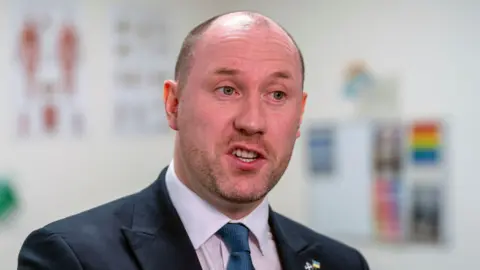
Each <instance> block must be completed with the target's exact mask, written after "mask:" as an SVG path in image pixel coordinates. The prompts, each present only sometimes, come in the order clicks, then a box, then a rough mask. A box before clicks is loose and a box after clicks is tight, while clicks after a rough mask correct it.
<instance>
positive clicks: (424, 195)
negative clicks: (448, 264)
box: [409, 185, 443, 243]
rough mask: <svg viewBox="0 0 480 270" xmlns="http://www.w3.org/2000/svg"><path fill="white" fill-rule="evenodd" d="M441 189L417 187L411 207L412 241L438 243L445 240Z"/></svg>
mask: <svg viewBox="0 0 480 270" xmlns="http://www.w3.org/2000/svg"><path fill="white" fill-rule="evenodd" d="M442 201H443V200H442V197H441V189H440V187H439V186H435V185H415V186H414V187H413V190H412V202H411V206H410V217H409V218H410V240H411V241H413V242H421V243H438V242H441V241H442V240H443V228H442V215H443V213H442V209H443V207H442Z"/></svg>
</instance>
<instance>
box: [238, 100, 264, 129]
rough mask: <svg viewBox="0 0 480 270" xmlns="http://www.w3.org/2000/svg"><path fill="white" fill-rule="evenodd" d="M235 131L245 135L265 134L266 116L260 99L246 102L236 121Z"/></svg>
mask: <svg viewBox="0 0 480 270" xmlns="http://www.w3.org/2000/svg"><path fill="white" fill-rule="evenodd" d="M234 125H235V129H237V130H238V131H240V132H241V133H242V134H244V135H250V136H251V135H255V134H263V133H265V131H266V128H267V125H266V116H265V113H264V108H263V107H262V104H261V101H260V99H259V98H258V97H257V99H255V98H250V99H249V100H245V101H244V102H243V104H242V105H241V109H240V110H239V112H238V115H237V117H236V118H235V121H234Z"/></svg>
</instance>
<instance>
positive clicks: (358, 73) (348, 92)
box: [343, 61, 375, 100]
mask: <svg viewBox="0 0 480 270" xmlns="http://www.w3.org/2000/svg"><path fill="white" fill-rule="evenodd" d="M344 79H345V82H344V85H343V94H344V96H345V98H347V99H349V100H356V99H358V98H359V97H360V96H361V95H364V94H365V92H366V91H369V90H370V88H372V87H373V85H374V82H375V81H374V78H373V75H372V74H371V72H370V71H369V70H368V68H367V65H366V64H365V63H364V62H363V61H354V62H352V63H350V64H349V65H348V67H347V69H346V72H345V78H344Z"/></svg>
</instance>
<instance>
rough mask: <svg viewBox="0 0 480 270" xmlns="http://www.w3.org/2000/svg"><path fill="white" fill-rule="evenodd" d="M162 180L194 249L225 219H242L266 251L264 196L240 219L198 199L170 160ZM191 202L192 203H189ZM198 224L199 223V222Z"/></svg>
mask: <svg viewBox="0 0 480 270" xmlns="http://www.w3.org/2000/svg"><path fill="white" fill-rule="evenodd" d="M165 181H166V185H167V190H168V193H169V195H170V198H171V200H172V203H173V205H174V207H175V209H176V210H177V212H178V215H179V216H180V219H181V220H182V223H183V226H184V227H185V230H186V231H187V234H188V237H189V238H190V241H191V242H192V244H193V247H194V248H195V249H198V248H200V246H201V245H203V244H204V243H205V242H206V241H207V240H208V239H209V238H210V237H212V236H213V235H214V234H215V233H216V232H217V231H218V230H219V229H220V228H222V227H223V225H225V224H227V223H228V222H241V223H243V224H244V225H245V226H247V227H248V229H249V230H250V231H251V232H252V234H253V236H254V237H255V239H256V240H257V241H258V244H259V248H260V251H261V252H262V253H264V252H265V249H266V247H267V244H268V240H269V226H268V213H269V209H268V201H267V200H266V199H264V200H263V201H262V203H261V204H260V205H259V206H258V207H257V208H255V210H254V211H252V212H251V213H250V214H249V215H248V216H246V217H244V218H243V219H241V220H231V219H230V218H228V217H227V216H225V215H224V214H222V213H221V212H219V211H218V210H217V209H216V208H214V207H213V206H211V205H210V204H209V203H207V202H206V201H204V200H203V199H201V198H200V197H199V196H198V195H197V194H196V193H194V192H193V191H192V190H190V189H189V188H188V187H186V186H185V185H184V184H183V183H182V182H181V181H180V180H179V179H178V177H177V175H176V173H175V167H174V163H173V160H172V162H171V163H170V166H169V167H168V170H167V174H166V176H165ZM192 205H194V206H195V207H192ZM199 224H202V225H201V226H198V225H199Z"/></svg>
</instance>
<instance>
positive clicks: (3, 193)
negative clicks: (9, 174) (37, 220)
mask: <svg viewBox="0 0 480 270" xmlns="http://www.w3.org/2000/svg"><path fill="white" fill-rule="evenodd" d="M16 206H17V199H16V197H15V192H14V190H13V187H12V185H11V182H10V181H8V180H6V179H2V178H0V221H1V220H5V219H7V218H8V216H9V214H10V213H11V212H12V211H13V210H14V209H15V207H16Z"/></svg>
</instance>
